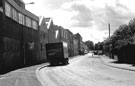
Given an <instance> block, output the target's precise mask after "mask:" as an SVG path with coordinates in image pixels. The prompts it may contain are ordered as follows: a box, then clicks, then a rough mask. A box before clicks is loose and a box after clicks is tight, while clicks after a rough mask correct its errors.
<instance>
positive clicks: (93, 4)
mask: <svg viewBox="0 0 135 86" xmlns="http://www.w3.org/2000/svg"><path fill="white" fill-rule="evenodd" d="M23 1H24V2H25V3H29V2H35V4H29V5H26V9H28V10H29V11H31V12H32V13H34V14H36V15H37V16H44V17H52V19H53V21H54V24H56V25H60V26H62V27H64V28H66V29H69V30H70V31H72V32H73V33H80V34H81V36H82V37H83V41H86V40H91V41H93V42H95V43H96V42H99V41H103V40H104V39H105V38H106V37H108V23H110V25H111V34H112V33H113V32H114V31H115V30H116V29H117V28H118V27H119V25H121V24H128V22H129V20H130V19H132V18H134V17H135V1H134V0H23Z"/></svg>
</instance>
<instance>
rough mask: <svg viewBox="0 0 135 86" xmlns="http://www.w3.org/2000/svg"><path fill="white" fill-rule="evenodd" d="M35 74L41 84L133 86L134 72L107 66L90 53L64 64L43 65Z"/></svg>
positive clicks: (58, 85) (134, 84)
mask: <svg viewBox="0 0 135 86" xmlns="http://www.w3.org/2000/svg"><path fill="white" fill-rule="evenodd" d="M36 75H37V77H38V79H39V81H40V82H41V84H42V85H43V86H135V72H133V71H128V70H122V69H118V68H113V67H109V66H107V65H105V64H104V63H103V62H102V60H101V59H100V58H99V56H93V57H92V56H91V54H88V55H85V56H78V57H76V58H73V59H71V60H70V62H69V64H68V65H65V66H54V67H49V66H45V67H43V68H41V69H40V70H39V71H37V72H36Z"/></svg>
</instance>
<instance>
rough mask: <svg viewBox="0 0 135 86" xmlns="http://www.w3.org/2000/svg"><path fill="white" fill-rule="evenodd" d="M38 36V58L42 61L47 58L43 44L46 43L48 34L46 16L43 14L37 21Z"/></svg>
mask: <svg viewBox="0 0 135 86" xmlns="http://www.w3.org/2000/svg"><path fill="white" fill-rule="evenodd" d="M39 38H40V60H41V61H42V62H44V61H46V60H47V57H46V47H45V44H46V43H48V40H49V34H48V29H47V24H46V18H44V17H43V16H41V17H40V22H39Z"/></svg>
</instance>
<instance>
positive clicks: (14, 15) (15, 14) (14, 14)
mask: <svg viewBox="0 0 135 86" xmlns="http://www.w3.org/2000/svg"><path fill="white" fill-rule="evenodd" d="M12 11H13V17H12V18H13V19H14V20H15V21H17V11H16V10H15V9H14V8H13V9H12Z"/></svg>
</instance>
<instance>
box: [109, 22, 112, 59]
mask: <svg viewBox="0 0 135 86" xmlns="http://www.w3.org/2000/svg"><path fill="white" fill-rule="evenodd" d="M108 31H109V38H110V23H109V24H108ZM111 45H112V44H110V45H109V57H110V58H112V54H111Z"/></svg>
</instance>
